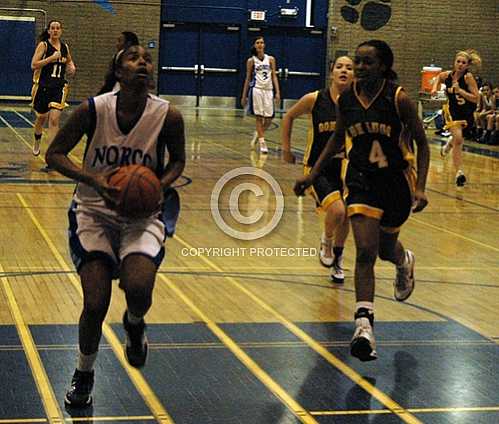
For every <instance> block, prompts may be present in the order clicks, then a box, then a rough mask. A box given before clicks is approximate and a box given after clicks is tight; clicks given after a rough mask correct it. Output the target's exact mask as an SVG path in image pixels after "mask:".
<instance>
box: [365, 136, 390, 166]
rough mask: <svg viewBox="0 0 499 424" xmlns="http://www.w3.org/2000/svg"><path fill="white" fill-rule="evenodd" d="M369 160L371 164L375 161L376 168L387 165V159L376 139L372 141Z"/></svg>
mask: <svg viewBox="0 0 499 424" xmlns="http://www.w3.org/2000/svg"><path fill="white" fill-rule="evenodd" d="M369 162H371V163H373V164H374V163H377V164H378V168H386V167H387V166H388V160H387V159H386V156H385V154H384V153H383V149H382V148H381V144H379V141H378V140H374V141H373V144H372V146H371V152H370V153H369Z"/></svg>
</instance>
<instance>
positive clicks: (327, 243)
mask: <svg viewBox="0 0 499 424" xmlns="http://www.w3.org/2000/svg"><path fill="white" fill-rule="evenodd" d="M319 261H320V263H321V265H322V266H325V267H326V268H331V267H332V266H333V262H334V257H333V240H327V239H326V237H325V236H324V234H322V236H321V247H320V249H319Z"/></svg>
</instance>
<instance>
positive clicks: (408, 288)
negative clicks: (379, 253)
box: [393, 250, 416, 302]
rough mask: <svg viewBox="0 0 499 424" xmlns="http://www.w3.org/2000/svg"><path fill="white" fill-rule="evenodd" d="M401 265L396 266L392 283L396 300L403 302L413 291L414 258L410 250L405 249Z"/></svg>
mask: <svg viewBox="0 0 499 424" xmlns="http://www.w3.org/2000/svg"><path fill="white" fill-rule="evenodd" d="M404 256H405V258H404V259H405V261H404V263H403V265H401V266H400V267H397V275H396V277H395V282H394V284H393V293H394V297H395V299H396V300H398V301H399V302H403V301H404V300H407V299H408V298H409V296H410V295H411V294H412V292H413V291H414V285H415V280H414V265H415V263H416V258H415V257H414V253H412V252H411V251H410V250H406V251H405V254H404Z"/></svg>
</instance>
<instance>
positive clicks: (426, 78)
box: [421, 65, 442, 93]
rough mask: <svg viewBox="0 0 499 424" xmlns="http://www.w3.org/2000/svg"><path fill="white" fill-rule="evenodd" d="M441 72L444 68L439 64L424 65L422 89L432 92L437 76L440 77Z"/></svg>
mask: <svg viewBox="0 0 499 424" xmlns="http://www.w3.org/2000/svg"><path fill="white" fill-rule="evenodd" d="M440 72H442V68H439V67H438V66H434V65H430V66H424V67H423V70H422V71H421V91H423V92H425V93H430V92H431V90H432V88H433V83H434V82H435V78H436V77H438V74H439V73H440Z"/></svg>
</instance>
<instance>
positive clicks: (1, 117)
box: [0, 115, 45, 163]
mask: <svg viewBox="0 0 499 424" xmlns="http://www.w3.org/2000/svg"><path fill="white" fill-rule="evenodd" d="M0 121H2V122H3V123H4V124H5V125H6V126H7V127H8V128H9V129H10V130H11V131H12V132H13V133H14V135H15V136H16V137H17V138H18V139H19V140H21V141H22V142H23V143H24V144H25V145H26V146H27V147H28V149H29V150H30V151H31V150H33V146H32V145H31V144H30V143H28V141H27V140H26V139H25V138H24V137H23V136H22V135H21V134H19V133H18V132H17V130H16V129H15V128H14V127H13V126H12V125H10V124H9V123H8V122H7V120H5V119H4V117H3V116H1V115H0ZM35 158H36V159H38V160H39V161H41V162H43V163H45V161H44V160H43V159H42V158H41V157H40V155H38V156H35Z"/></svg>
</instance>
